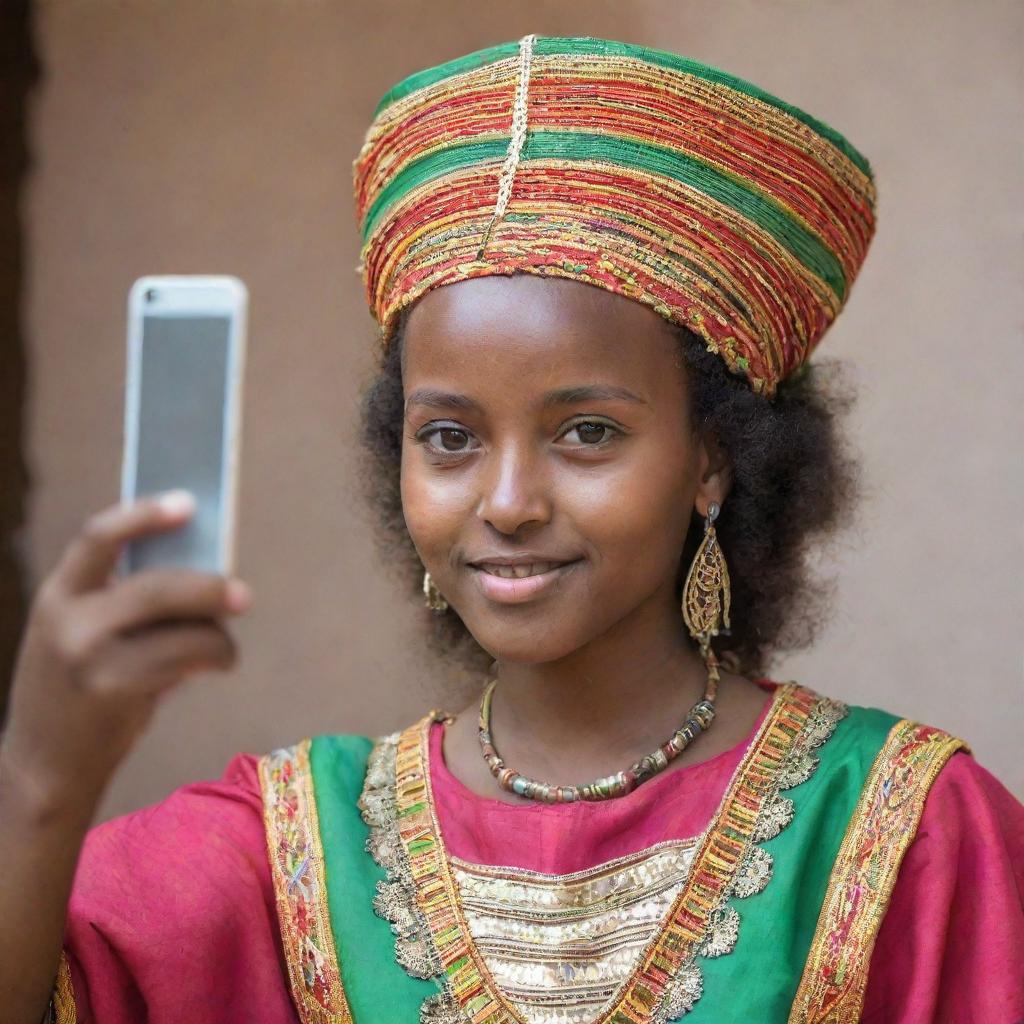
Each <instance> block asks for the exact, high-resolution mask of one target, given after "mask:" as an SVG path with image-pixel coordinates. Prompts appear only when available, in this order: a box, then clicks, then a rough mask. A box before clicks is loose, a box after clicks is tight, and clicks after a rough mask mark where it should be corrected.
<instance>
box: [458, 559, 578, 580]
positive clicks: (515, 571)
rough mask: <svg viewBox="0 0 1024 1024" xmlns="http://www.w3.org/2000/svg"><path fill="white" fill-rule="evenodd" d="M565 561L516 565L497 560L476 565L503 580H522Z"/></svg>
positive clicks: (549, 569) (544, 571)
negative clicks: (502, 563)
mask: <svg viewBox="0 0 1024 1024" xmlns="http://www.w3.org/2000/svg"><path fill="white" fill-rule="evenodd" d="M565 564H566V563H565V562H525V563H522V564H516V565H501V564H499V563H497V562H477V563H476V564H475V566H474V568H476V569H480V570H482V571H483V572H486V573H489V574H490V575H491V576H499V577H500V578H501V579H503V580H521V579H525V578H526V577H527V576H540V575H542V574H543V573H546V572H550V571H551V570H552V569H557V568H558V567H559V566H560V565H565Z"/></svg>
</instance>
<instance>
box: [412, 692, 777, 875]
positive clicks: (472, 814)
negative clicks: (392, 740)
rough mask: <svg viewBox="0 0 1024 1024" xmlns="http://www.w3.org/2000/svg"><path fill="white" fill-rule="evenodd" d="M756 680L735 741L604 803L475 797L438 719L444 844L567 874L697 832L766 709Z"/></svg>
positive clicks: (435, 774) (483, 857) (433, 755)
mask: <svg viewBox="0 0 1024 1024" xmlns="http://www.w3.org/2000/svg"><path fill="white" fill-rule="evenodd" d="M759 685H761V686H762V687H763V688H764V689H765V690H767V691H769V692H768V694H767V696H766V697H765V702H764V706H763V707H762V708H761V713H760V715H758V718H757V722H756V723H755V724H754V726H753V727H752V728H751V730H750V732H749V733H748V734H747V736H746V737H745V738H744V739H743V740H742V741H741V742H740V743H737V744H736V746H734V747H732V748H731V749H729V750H725V751H723V752H722V753H720V754H717V755H716V756H714V757H712V758H709V759H708V760H707V761H703V762H700V763H698V764H692V765H687V766H686V767H684V768H681V769H676V770H675V771H673V772H672V773H671V774H668V775H665V774H662V775H657V776H655V777H654V778H653V779H651V780H650V781H649V782H645V783H644V784H643V785H642V786H638V787H637V788H636V789H634V790H633V792H632V793H627V794H626V795H625V796H623V797H618V798H617V799H615V800H609V801H607V802H605V803H589V802H580V803H573V804H554V805H548V804H508V803H505V802H504V801H501V800H494V799H491V798H490V797H484V796H480V795H479V794H477V793H474V792H473V791H472V790H471V789H469V788H468V787H466V786H464V785H463V784H462V783H461V782H460V781H459V780H458V779H457V778H455V776H454V775H452V773H451V771H449V769H448V766H447V764H446V763H445V760H444V750H443V743H444V724H443V723H441V722H438V723H436V724H435V725H434V726H433V727H432V729H431V732H430V776H431V780H432V781H433V788H434V799H435V800H436V802H437V814H438V819H439V821H440V823H441V831H442V833H443V835H444V843H445V847H446V848H447V850H448V852H449V853H451V854H454V855H455V856H456V857H461V858H462V859H463V860H468V861H472V862H474V863H477V864H504V865H507V866H510V867H517V868H527V869H528V870H531V871H543V872H547V873H551V874H567V873H568V872H570V871H583V870H584V869H586V868H590V867H593V866H594V865H595V864H602V863H604V861H608V860H613V859H614V858H616V857H622V856H624V855H625V854H628V853H635V852H636V851H637V850H642V849H644V848H645V847H648V846H653V845H654V843H660V842H663V841H664V840H667V839H688V838H690V837H691V836H697V835H700V833H701V832H703V831H704V829H705V828H706V827H707V824H708V822H709V821H710V820H711V817H712V815H713V814H714V813H715V811H717V810H718V805H719V804H720V803H721V800H722V797H723V796H724V795H725V787H726V786H727V785H728V782H729V779H730V778H731V777H732V775H733V773H734V772H735V771H736V768H737V767H738V765H739V763H740V761H742V760H743V755H744V753H745V752H746V750H747V748H748V747H749V746H750V743H751V741H752V740H753V738H754V736H755V734H756V733H757V730H758V729H759V728H760V726H761V723H762V722H763V721H764V719H765V716H766V715H767V714H768V711H769V709H770V707H771V703H772V694H773V692H774V690H775V689H776V688H777V687H778V684H777V683H772V682H768V681H762V682H760V683H759ZM567 836H572V841H571V842H567V841H566V837H567Z"/></svg>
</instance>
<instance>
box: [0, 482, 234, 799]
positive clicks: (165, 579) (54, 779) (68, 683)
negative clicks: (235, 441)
mask: <svg viewBox="0 0 1024 1024" xmlns="http://www.w3.org/2000/svg"><path fill="white" fill-rule="evenodd" d="M194 511H195V502H194V499H192V497H191V495H189V494H187V493H185V492H182V491H176V492H168V493H167V494H165V495H159V496H156V497H152V498H145V499H142V500H140V501H138V502H136V503H134V504H131V505H114V506H111V507H109V508H106V509H104V510H103V511H101V512H98V513H96V514H95V515H93V516H92V517H90V518H89V520H88V521H87V522H86V523H85V524H84V526H83V527H82V529H81V531H80V532H79V534H78V536H77V537H76V538H75V539H74V540H73V541H72V542H71V544H70V545H69V546H68V547H67V549H66V550H65V552H64V554H63V556H62V557H61V559H60V561H59V563H58V565H57V567H56V568H55V569H54V571H53V572H52V573H51V574H50V575H49V576H48V577H47V578H46V579H45V580H44V581H43V583H42V584H41V586H40V587H39V590H38V592H37V594H36V598H35V600H34V602H33V605H32V608H31V610H30V612H29V619H28V624H27V626H26V629H25V633H24V636H23V638H22V643H21V648H20V650H19V653H18V659H17V663H16V667H15V673H14V680H13V683H12V690H11V701H10V715H9V718H8V723H7V729H6V732H5V735H4V738H3V743H2V747H0V753H2V757H3V762H4V765H3V767H4V768H5V769H6V770H8V771H9V772H13V774H14V775H15V776H16V778H17V781H18V784H19V785H20V786H21V787H22V789H23V792H24V793H25V795H26V799H29V800H30V801H31V802H32V805H33V806H34V807H35V808H36V809H37V810H38V811H39V812H40V813H41V814H55V813H59V812H60V811H61V810H62V809H63V808H65V807H71V806H75V805H77V806H81V805H83V804H86V803H87V804H88V806H89V808H90V809H91V808H92V806H94V804H95V802H96V801H97V800H98V799H99V796H100V794H101V793H102V790H103V788H104V787H105V785H106V783H107V782H108V781H109V779H110V777H111V775H112V774H113V772H114V770H115V769H116V768H117V765H118V764H119V763H120V762H121V760H122V759H123V758H124V756H125V755H126V754H127V753H128V751H129V750H130V748H131V747H132V745H133V743H134V742H135V740H136V739H137V738H138V736H139V735H140V733H141V732H142V731H143V730H144V729H145V727H146V725H147V724H148V722H149V720H150V717H151V716H152V714H153V710H154V708H155V706H156V704H157V702H158V700H159V698H160V696H161V695H162V694H164V693H166V692H167V691H168V690H169V689H171V688H172V687H174V686H176V685H177V684H178V683H179V682H181V681H182V680H183V679H184V678H185V677H186V676H188V675H190V674H192V673H196V672H201V671H205V670H210V669H215V670H217V669H219V670H225V669H230V668H231V667H233V666H234V664H235V662H236V659H237V651H236V647H235V643H234V641H233V640H232V638H231V636H230V635H229V633H228V631H227V629H226V627H225V624H224V619H225V618H226V617H227V616H229V615H236V614H239V613H241V612H243V611H245V610H246V608H247V607H248V606H249V603H250V594H249V590H248V588H247V587H246V586H245V584H244V583H242V582H241V581H240V580H228V579H225V578H224V577H223V576H219V575H216V574H213V573H204V572H197V571H194V570H189V569H146V570H142V571H140V572H138V573H135V574H132V575H129V576H126V577H124V578H121V579H118V578H117V577H116V576H115V575H114V574H115V570H116V567H117V563H118V559H119V557H120V554H121V550H122V547H123V546H124V544H125V543H126V542H128V541H131V540H135V539H137V538H142V537H146V536H149V535H152V534H157V533H164V532H167V531H170V530H173V529H176V528H179V527H181V526H182V525H184V524H185V523H186V522H187V521H188V520H189V518H191V516H192V514H193V513H194Z"/></svg>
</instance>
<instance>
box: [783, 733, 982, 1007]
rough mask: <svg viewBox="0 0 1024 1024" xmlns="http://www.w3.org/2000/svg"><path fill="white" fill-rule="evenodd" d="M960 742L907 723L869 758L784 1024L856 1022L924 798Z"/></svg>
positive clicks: (918, 821)
mask: <svg viewBox="0 0 1024 1024" xmlns="http://www.w3.org/2000/svg"><path fill="white" fill-rule="evenodd" d="M961 748H962V749H964V750H967V751H968V752H969V751H970V748H969V747H968V746H967V744H966V743H964V742H963V740H959V739H957V738H956V737H955V736H950V735H949V734H948V733H946V732H943V731H942V730H941V729H934V728H931V727H930V726H927V725H919V724H918V723H916V722H910V721H907V720H906V719H904V720H902V721H900V722H897V723H896V725H894V726H893V727H892V729H891V730H890V732H889V736H888V738H887V739H886V741H885V744H884V745H883V747H882V749H881V750H880V751H879V753H878V755H877V757H876V758H875V761H874V764H873V765H872V767H871V772H870V774H869V775H868V778H867V781H866V782H865V784H864V788H863V790H862V792H861V797H860V800H859V801H858V804H857V809H856V811H854V813H853V816H852V817H851V818H850V822H849V824H848V825H847V828H846V834H845V835H844V837H843V842H842V845H841V846H840V847H839V853H838V854H837V855H836V860H835V864H834V865H833V868H832V874H831V876H830V878H829V884H828V889H827V890H826V893H825V900H824V902H823V903H822V907H821V913H820V915H819V917H818V925H817V928H816V929H815V932H814V939H813V941H812V943H811V949H810V953H809V954H808V957H807V962H806V964H805V966H804V974H803V977H802V978H801V980H800V987H799V988H798V989H797V994H796V998H795V999H794V1001H793V1008H792V1011H791V1013H790V1017H789V1022H790V1024H826V1022H827V1024H856V1022H857V1021H859V1020H860V1013H861V1008H862V1004H863V1002H864V992H865V989H866V987H867V978H868V966H869V963H870V960H871V952H872V950H873V948H874V945H875V938H876V936H877V934H878V927H879V925H880V924H881V923H882V918H883V916H884V914H885V910H886V907H887V906H888V904H889V899H890V897H891V895H892V890H893V887H894V886H895V884H896V876H897V873H898V871H899V867H900V864H901V862H902V860H903V856H904V854H905V853H906V851H907V847H908V846H909V845H910V843H911V842H912V841H913V839H914V836H915V835H916V834H917V827H918V824H919V823H920V821H921V814H922V812H923V810H924V802H925V798H926V797H927V796H928V790H929V789H930V787H931V784H932V783H933V782H934V781H935V778H936V776H937V775H938V774H939V772H940V771H941V770H942V767H943V766H944V765H945V763H946V762H947V761H948V760H949V758H950V757H951V756H952V755H953V754H954V753H955V752H956V751H957V750H959V749H961Z"/></svg>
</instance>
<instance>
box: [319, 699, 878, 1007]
mask: <svg viewBox="0 0 1024 1024" xmlns="http://www.w3.org/2000/svg"><path fill="white" fill-rule="evenodd" d="M897 721H898V718H897V717H896V716H894V715H891V714H889V713H887V712H885V711H880V710H878V709H875V708H862V707H855V706H851V707H850V711H849V714H848V715H847V716H846V717H845V718H844V719H842V720H841V721H840V722H839V723H838V725H837V726H836V728H835V731H834V732H833V733H832V736H831V737H830V738H829V739H828V741H827V742H826V743H825V744H824V746H823V747H821V748H820V750H819V752H818V753H819V756H820V757H821V764H820V766H819V768H818V770H817V771H816V772H815V773H814V774H813V775H812V776H811V778H810V779H808V780H807V781H806V782H804V783H802V784H801V785H799V786H796V787H795V788H793V789H789V790H785V791H784V793H783V795H784V796H786V797H788V798H789V799H791V800H792V801H793V803H794V805H795V815H794V818H793V821H792V822H791V823H790V824H789V825H788V826H787V827H786V828H785V829H783V830H782V832H781V833H780V834H779V835H778V836H776V838H775V839H772V840H769V841H768V842H766V843H763V844H761V845H762V846H763V847H764V848H765V849H767V850H768V851H769V852H771V854H772V855H773V857H774V868H773V872H772V878H771V880H770V881H769V883H768V885H767V886H766V888H765V889H764V890H763V891H762V892H760V893H757V894H756V895H754V896H749V897H746V898H744V899H736V900H733V901H731V903H732V906H733V907H734V908H735V909H736V910H737V912H738V913H739V915H740V922H741V923H740V930H739V938H738V940H737V943H736V947H735V948H734V950H733V951H732V952H731V953H728V954H726V955H725V956H722V957H716V958H704V957H701V958H700V961H699V962H700V965H701V969H702V971H703V974H704V992H703V995H702V996H701V998H700V999H699V1000H698V1002H697V1004H696V1006H695V1007H694V1009H693V1010H691V1011H690V1013H689V1014H687V1015H686V1017H685V1021H686V1024H690V1022H692V1024H701V1022H707V1024H721V1022H723V1021H738V1020H756V1021H758V1022H759V1024H785V1021H786V1020H787V1018H788V1016H789V1010H790V1006H791V1004H792V1001H793V998H794V996H795V995H796V989H797V986H798V985H799V982H800V977H801V974H802V973H803V966H804V962H805V960H806V958H807V953H808V951H809V949H810V944H811V939H812V938H813V935H814V929H815V926H816V924H817V920H818V913H819V911H820V908H821V904H822V901H823V900H824V896H825V889H826V887H827V884H828V878H829V873H830V872H831V869H832V864H833V862H834V860H835V856H836V853H837V852H838V850H839V844H840V842H841V841H842V837H843V834H844V832H845V830H846V826H847V823H848V822H849V820H850V817H851V815H852V814H853V811H854V809H855V808H856V805H857V801H858V799H859V798H860V793H861V789H862V787H863V785H864V782H865V780H866V779H867V776H868V773H869V771H870V769H871V765H872V763H873V761H874V758H875V756H876V754H877V753H878V751H879V750H880V749H881V747H882V745H883V744H884V742H885V739H886V736H887V735H888V733H889V731H890V729H891V728H892V726H893V725H895V724H896V722H897ZM370 748H371V742H370V740H368V739H367V738H366V737H363V736H344V735H341V736H322V737H317V738H316V739H315V740H314V741H313V744H312V750H311V753H310V762H311V766H312V771H313V780H314V787H315V792H316V805H317V811H318V813H319V816H320V832H321V840H322V843H323V850H324V859H325V864H326V874H327V893H328V899H329V904H330V918H331V927H332V929H333V931H334V938H335V944H336V947H337V950H338V958H339V960H340V962H341V975H342V980H343V982H344V985H345V991H346V994H347V995H348V999H349V1005H350V1007H351V1010H352V1014H353V1017H354V1018H355V1024H405V1022H408V1024H415V1022H416V1021H417V1020H419V1010H420V1006H421V1005H422V1003H423V1001H424V1000H425V999H426V998H427V997H428V996H430V995H432V994H433V993H434V992H436V991H437V987H436V985H435V984H434V983H433V982H428V981H421V980H418V979H414V978H411V977H410V976H409V975H407V974H406V973H405V971H404V970H403V969H402V968H401V967H399V966H398V964H397V963H396V962H395V940H394V936H393V935H392V933H391V930H390V927H389V925H388V924H387V923H386V922H385V921H383V920H382V919H381V918H379V917H377V916H376V914H374V912H373V907H372V900H373V896H374V890H375V885H376V883H377V881H378V880H379V879H382V878H383V877H384V872H383V871H382V870H381V869H380V868H379V867H378V866H377V865H376V864H375V863H374V861H373V859H372V858H371V857H370V855H369V853H367V852H366V850H365V845H364V844H365V842H366V838H367V835H368V832H369V830H368V828H367V826H366V825H365V823H364V822H363V820H362V817H361V815H360V813H359V809H358V807H357V806H356V801H357V800H358V798H359V794H360V793H361V792H362V786H363V779H364V776H365V772H366V760H367V756H368V754H369V751H370Z"/></svg>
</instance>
